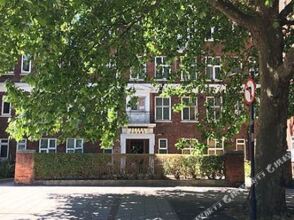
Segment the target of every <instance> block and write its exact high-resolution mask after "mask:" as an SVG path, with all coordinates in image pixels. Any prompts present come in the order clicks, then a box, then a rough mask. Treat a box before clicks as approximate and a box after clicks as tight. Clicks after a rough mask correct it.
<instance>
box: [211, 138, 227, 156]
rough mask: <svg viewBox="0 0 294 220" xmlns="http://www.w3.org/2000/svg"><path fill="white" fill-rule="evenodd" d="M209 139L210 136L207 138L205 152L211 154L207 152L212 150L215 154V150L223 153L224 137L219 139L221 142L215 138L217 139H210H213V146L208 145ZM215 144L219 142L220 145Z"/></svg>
mask: <svg viewBox="0 0 294 220" xmlns="http://www.w3.org/2000/svg"><path fill="white" fill-rule="evenodd" d="M209 141H210V138H207V154H208V155H211V154H209V151H212V152H213V155H217V154H216V152H217V151H222V153H224V148H225V147H224V146H225V138H222V140H221V143H220V142H219V141H218V140H217V139H215V138H214V139H212V141H214V147H209V146H210V145H209ZM217 144H220V145H221V147H216V146H217Z"/></svg>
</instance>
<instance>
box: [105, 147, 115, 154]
mask: <svg viewBox="0 0 294 220" xmlns="http://www.w3.org/2000/svg"><path fill="white" fill-rule="evenodd" d="M102 152H103V153H104V154H112V152H113V147H109V148H104V149H103V150H102Z"/></svg>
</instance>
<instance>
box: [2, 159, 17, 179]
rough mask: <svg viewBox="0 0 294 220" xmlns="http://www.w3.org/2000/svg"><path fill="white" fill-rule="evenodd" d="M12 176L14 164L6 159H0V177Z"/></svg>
mask: <svg viewBox="0 0 294 220" xmlns="http://www.w3.org/2000/svg"><path fill="white" fill-rule="evenodd" d="M13 176H14V164H13V163H10V162H9V161H8V160H4V161H0V179H2V178H4V179H5V178H12V177H13Z"/></svg>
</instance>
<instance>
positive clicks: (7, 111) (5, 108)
mask: <svg viewBox="0 0 294 220" xmlns="http://www.w3.org/2000/svg"><path fill="white" fill-rule="evenodd" d="M1 115H2V116H6V117H9V116H11V103H10V102H7V101H5V96H2V105H1Z"/></svg>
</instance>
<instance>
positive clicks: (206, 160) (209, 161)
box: [200, 156, 224, 179]
mask: <svg viewBox="0 0 294 220" xmlns="http://www.w3.org/2000/svg"><path fill="white" fill-rule="evenodd" d="M223 163H224V161H223V158H222V157H219V156H208V157H203V158H202V159H201V163H200V173H201V175H202V176H206V177H207V178H208V179H217V178H221V177H222V176H223V175H224V170H223Z"/></svg>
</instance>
